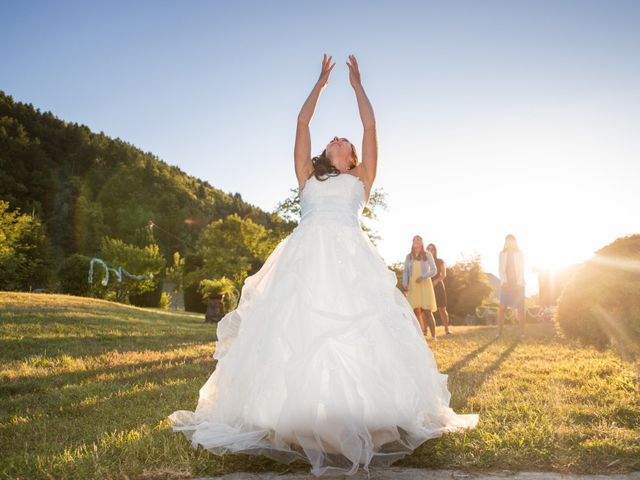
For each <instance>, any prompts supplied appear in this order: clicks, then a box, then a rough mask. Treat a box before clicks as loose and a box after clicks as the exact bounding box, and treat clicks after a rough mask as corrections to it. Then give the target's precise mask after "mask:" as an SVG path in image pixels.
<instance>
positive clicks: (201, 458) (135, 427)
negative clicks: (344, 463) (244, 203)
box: [0, 292, 640, 479]
mask: <svg viewBox="0 0 640 480" xmlns="http://www.w3.org/2000/svg"><path fill="white" fill-rule="evenodd" d="M453 331H454V335H452V336H450V337H444V336H441V337H440V339H439V340H438V342H437V343H435V344H434V343H431V346H432V349H433V351H434V353H435V355H436V358H437V361H438V365H439V368H440V370H441V371H442V372H443V373H448V374H449V387H450V390H451V392H452V401H451V406H452V407H453V408H454V409H455V410H456V411H457V412H459V413H479V414H480V423H479V425H478V428H477V429H475V430H473V431H470V432H467V433H459V434H448V435H445V436H443V437H441V438H439V439H435V440H430V441H428V442H426V443H425V444H423V445H422V446H421V447H420V448H418V449H417V450H416V451H415V452H414V454H413V455H411V456H410V457H407V458H405V459H404V460H402V461H400V462H398V463H397V464H396V465H404V466H412V467H423V468H445V467H446V468H461V469H468V470H473V471H485V470H503V469H510V470H554V471H559V472H575V473H583V472H592V473H593V472H597V473H618V472H625V471H629V470H639V469H640V381H639V375H638V373H639V365H640V364H639V363H638V362H635V363H633V362H631V361H629V360H623V359H621V358H619V357H617V356H615V355H614V354H613V353H611V352H608V351H605V352H600V351H597V350H594V349H591V348H584V347H580V346H578V345H576V344H574V343H572V342H568V341H566V340H564V339H562V338H559V337H557V336H556V334H555V331H554V329H553V327H552V326H551V325H531V326H529V330H528V336H527V338H525V339H524V340H518V339H517V338H516V337H515V336H514V335H512V334H511V333H510V332H511V331H510V330H509V329H507V335H506V336H505V337H503V338H501V339H498V340H496V339H494V338H493V330H492V329H491V328H488V327H455V328H454V329H453ZM439 333H442V332H441V331H440V327H439ZM214 339H215V327H213V326H212V325H210V324H204V323H203V322H202V315H194V314H183V313H172V312H165V311H161V310H152V309H141V308H135V307H129V306H124V305H119V304H115V303H111V302H106V301H101V300H94V299H85V298H78V297H71V296H65V295H30V294H26V293H10V292H0V347H1V348H0V360H1V364H0V452H1V456H0V458H1V459H0V478H11V479H27V478H29V479H39V478H65V479H80V478H82V479H84V478H92V479H93V478H104V479H108V478H146V479H151V478H153V479H159V478H166V479H174V478H189V477H191V476H204V475H220V474H225V473H231V472H236V471H252V472H261V471H274V472H280V473H282V472H285V471H301V472H305V471H307V470H308V466H307V465H305V464H303V463H295V464H292V465H290V466H285V465H281V464H278V463H275V462H272V461H270V460H268V459H265V458H263V457H253V456H245V455H228V456H226V457H222V458H221V457H217V456H215V455H212V454H210V453H209V452H207V451H205V450H203V449H202V448H199V449H198V450H194V449H192V447H191V445H190V443H188V442H187V441H186V439H185V438H184V437H183V436H182V434H179V433H173V432H172V431H171V429H170V424H169V422H168V420H167V419H166V417H167V415H169V414H170V413H171V412H173V411H174V410H177V409H193V408H194V407H195V405H196V402H197V399H198V391H199V389H200V387H201V386H202V384H203V383H204V382H205V380H206V379H207V378H208V377H209V375H210V374H211V372H212V370H213V368H214V366H215V364H214V361H213V360H212V358H211V354H212V341H213V340H214Z"/></svg>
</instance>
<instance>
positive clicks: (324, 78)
mask: <svg viewBox="0 0 640 480" xmlns="http://www.w3.org/2000/svg"><path fill="white" fill-rule="evenodd" d="M335 66H336V62H333V64H331V57H330V56H329V57H327V54H326V53H325V54H324V57H323V58H322V71H321V72H320V77H319V78H318V85H320V87H321V88H324V87H326V86H327V83H329V75H331V70H333V67H335Z"/></svg>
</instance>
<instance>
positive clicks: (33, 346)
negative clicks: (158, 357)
mask: <svg viewBox="0 0 640 480" xmlns="http://www.w3.org/2000/svg"><path fill="white" fill-rule="evenodd" d="M215 339H216V336H215V332H210V333H207V334H203V332H193V333H188V334H180V335H176V334H174V333H172V332H167V333H165V334H161V335H109V334H104V335H102V334H100V335H97V336H94V337H85V338H83V337H71V338H64V337H62V338H55V339H51V338H42V339H41V338H28V337H26V338H22V339H2V340H0V352H2V353H1V354H0V358H1V359H2V360H3V361H4V362H7V361H16V360H22V359H24V358H25V357H29V356H31V355H43V354H44V353H45V352H46V353H47V354H48V356H50V357H52V356H58V355H67V356H69V357H72V358H79V357H86V356H96V355H101V354H104V353H107V352H110V351H112V350H114V349H115V348H117V349H118V350H119V351H121V352H124V351H130V350H135V351H140V350H141V349H145V350H153V351H160V350H162V351H166V350H171V349H172V348H174V346H175V345H179V344H186V343H193V344H197V343H209V342H213V341H215Z"/></svg>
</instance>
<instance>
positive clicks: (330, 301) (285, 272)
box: [169, 55, 478, 476]
mask: <svg viewBox="0 0 640 480" xmlns="http://www.w3.org/2000/svg"><path fill="white" fill-rule="evenodd" d="M347 65H348V67H349V80H350V82H351V85H352V87H353V90H354V92H355V95H356V99H357V102H358V108H359V111H360V118H361V119H362V124H363V127H364V138H363V142H362V161H360V159H359V158H358V155H357V152H356V150H355V148H354V146H353V144H351V143H350V142H349V141H348V140H347V139H346V138H341V137H334V138H333V139H332V140H331V142H329V144H328V145H327V146H326V149H325V150H324V151H323V152H322V154H321V155H319V156H317V157H314V158H313V159H312V158H311V138H310V134H309V124H310V122H311V118H312V116H313V113H314V111H315V107H316V104H317V102H318V98H319V97H320V93H321V92H322V91H323V90H324V88H325V87H326V85H327V83H328V81H329V76H330V74H331V71H332V70H333V68H334V66H335V63H333V64H332V63H331V57H327V56H326V55H325V56H324V59H323V61H322V71H321V73H320V78H319V79H318V81H317V83H316V85H315V86H314V87H313V90H312V91H311V94H310V95H309V97H308V98H307V100H306V101H305V103H304V105H303V106H302V109H301V111H300V114H299V115H298V126H297V131H296V140H295V150H294V157H295V172H296V176H297V177H298V183H299V186H300V206H301V220H300V223H299V224H298V226H297V227H296V228H295V229H294V231H293V232H292V233H291V235H289V236H288V237H287V238H285V239H284V240H282V242H280V244H278V246H277V247H276V248H275V250H274V251H273V253H272V254H271V255H270V256H269V258H268V259H267V260H266V262H265V264H264V265H263V267H262V268H261V269H260V271H258V272H257V273H256V274H254V275H252V276H250V277H248V278H247V279H246V281H245V282H244V285H243V287H242V294H241V297H240V302H239V304H238V307H237V309H236V310H233V311H231V312H229V313H228V314H227V315H226V316H225V317H224V318H223V319H222V320H221V321H220V323H219V324H218V330H217V337H218V340H217V342H216V349H215V353H214V358H216V359H217V360H218V363H217V366H216V369H215V371H214V372H213V373H212V375H211V376H210V377H209V379H208V380H207V381H206V382H205V384H204V385H203V386H202V388H201V389H200V395H199V400H198V404H197V407H196V409H195V411H194V412H192V411H188V410H178V411H176V412H174V413H172V414H171V415H170V416H169V419H170V420H171V422H172V428H173V431H176V432H178V431H179V432H182V433H183V434H184V435H185V436H186V438H187V439H189V440H190V441H191V443H192V445H193V447H194V448H197V446H198V445H201V446H202V447H203V448H205V449H207V450H209V451H211V452H213V453H215V454H218V455H222V454H225V453H231V452H234V453H237V452H242V453H248V454H259V455H266V456H269V457H271V458H273V459H276V460H279V461H282V462H287V463H289V462H292V461H294V460H304V461H306V462H308V463H309V464H311V467H312V468H311V472H312V473H313V474H314V475H316V476H320V475H323V474H348V475H352V474H354V473H356V471H357V470H358V467H359V466H363V467H364V469H365V470H367V471H368V467H369V465H375V466H388V465H390V464H391V463H392V462H394V461H396V460H398V459H400V458H402V457H404V456H405V455H407V454H409V453H411V452H412V451H413V450H414V449H415V448H416V447H418V446H419V445H420V444H421V443H423V442H424V441H426V440H428V439H431V438H435V437H439V436H441V435H442V434H444V433H445V432H452V431H457V430H463V429H468V428H475V426H476V425H477V423H478V415H474V414H466V415H459V414H456V413H455V412H454V411H453V410H452V409H451V408H450V407H449V400H450V397H451V394H450V393H449V390H448V387H447V375H444V374H441V373H439V372H438V368H437V365H436V362H435V358H434V356H433V353H432V352H431V350H430V349H429V347H428V345H427V343H426V342H425V340H424V337H423V336H422V331H421V329H420V326H419V324H418V321H417V319H416V317H415V314H414V313H413V310H412V309H411V306H410V305H409V303H408V302H407V300H406V299H405V297H404V296H403V295H402V293H400V291H399V290H398V289H397V288H396V276H395V274H394V273H393V272H392V271H391V270H389V269H388V268H387V266H386V264H385V262H384V260H383V259H382V257H381V256H380V255H379V254H378V252H377V251H376V249H375V247H374V246H373V244H372V243H371V242H370V241H369V238H368V237H367V236H366V234H365V233H364V232H363V231H362V230H361V229H360V226H359V216H360V214H361V213H362V210H363V208H364V206H365V204H366V202H367V199H368V197H369V193H370V191H371V187H372V185H373V182H374V179H375V176H376V166H377V161H378V158H377V157H378V149H377V140H376V123H375V117H374V113H373V109H372V107H371V104H370V103H369V100H368V98H367V96H366V94H365V92H364V89H363V88H362V84H361V82H360V72H359V68H358V62H357V61H356V59H355V57H354V56H350V57H349V61H348V62H347Z"/></svg>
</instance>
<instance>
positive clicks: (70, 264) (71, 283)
mask: <svg viewBox="0 0 640 480" xmlns="http://www.w3.org/2000/svg"><path fill="white" fill-rule="evenodd" d="M90 262H91V259H90V258H89V257H86V256H84V255H80V254H79V253H76V254H74V255H71V256H69V257H67V258H65V259H64V261H63V262H62V265H61V266H60V269H59V270H58V280H59V281H60V291H61V292H62V293H68V294H70V295H80V296H85V297H86V296H89V293H90V291H91V285H90V284H89V282H88V281H87V279H88V274H89V264H90ZM101 273H102V272H100V273H97V272H95V270H94V277H96V274H97V275H98V276H100V278H98V279H97V280H96V279H95V278H94V281H97V282H99V281H100V280H102V276H101Z"/></svg>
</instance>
